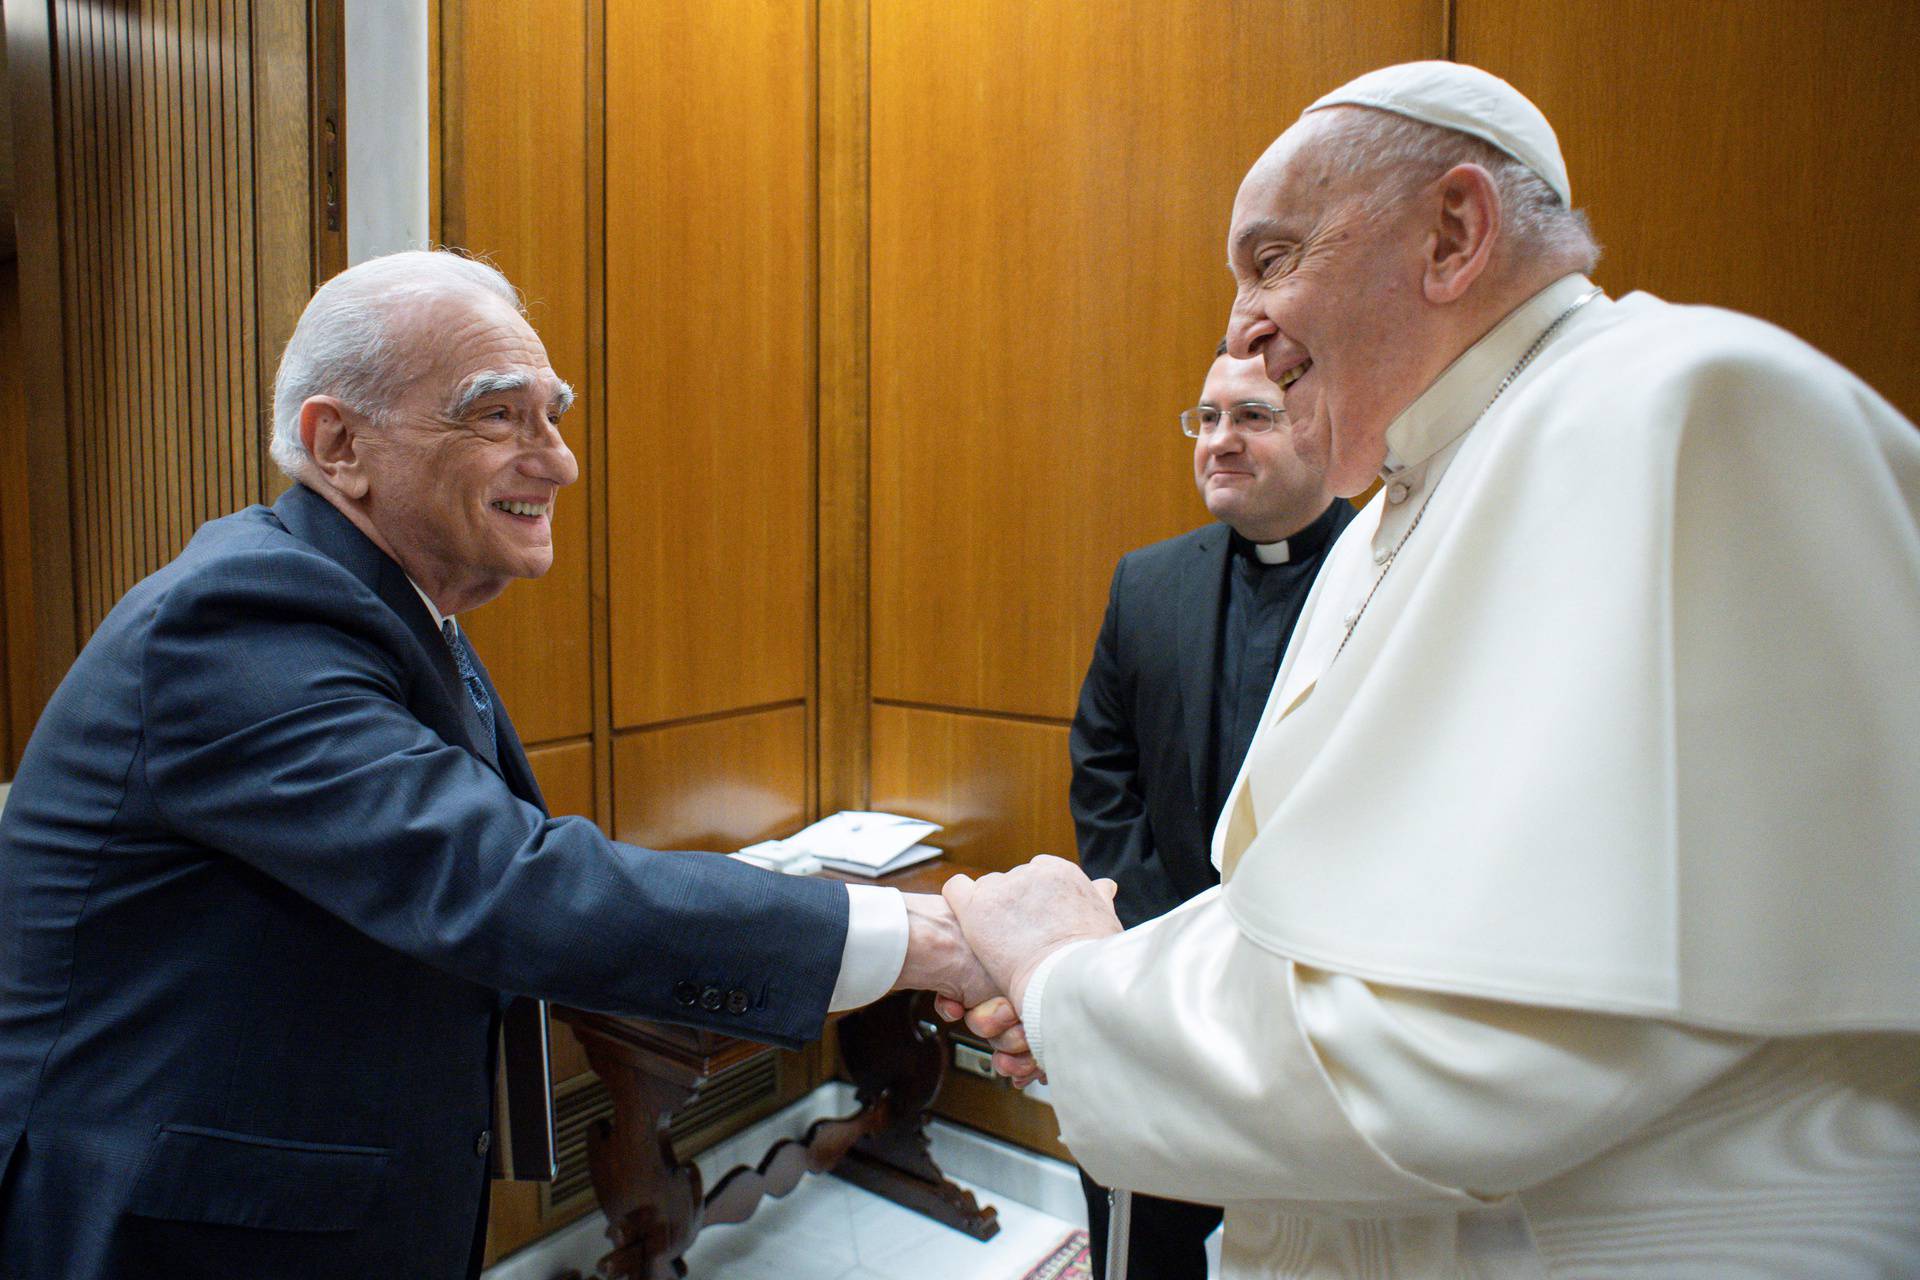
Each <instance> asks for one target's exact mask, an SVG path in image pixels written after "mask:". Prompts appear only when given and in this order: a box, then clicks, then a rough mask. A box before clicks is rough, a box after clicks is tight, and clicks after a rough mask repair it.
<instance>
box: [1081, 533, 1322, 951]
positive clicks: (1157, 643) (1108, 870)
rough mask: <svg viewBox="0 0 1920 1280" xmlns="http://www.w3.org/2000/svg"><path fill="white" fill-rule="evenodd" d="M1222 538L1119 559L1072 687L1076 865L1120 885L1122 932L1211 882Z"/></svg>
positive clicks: (1171, 544)
mask: <svg viewBox="0 0 1920 1280" xmlns="http://www.w3.org/2000/svg"><path fill="white" fill-rule="evenodd" d="M1341 514H1342V515H1345V516H1346V517H1347V518H1348V519H1350V518H1351V508H1349V509H1348V510H1347V511H1345V512H1342V513H1341ZM1344 524H1345V521H1344V520H1342V521H1340V525H1344ZM1337 527H1338V526H1336V531H1337ZM1231 536H1232V535H1231V531H1230V530H1229V529H1228V528H1227V526H1226V525H1224V524H1212V525H1207V526H1206V527H1204V528H1200V529H1195V530H1194V531H1193V532H1192V533H1187V534H1182V535H1181V536H1180V537H1177V538H1169V539H1168V540H1166V541H1165V542H1157V543H1154V544H1153V545H1152V546H1149V547H1142V548H1140V549H1139V550H1138V551H1132V552H1129V553H1128V554H1126V555H1125V556H1122V557H1121V559H1120V563H1119V564H1118V565H1117V566H1116V567H1115V568H1114V571H1113V585H1112V587H1111V588H1110V589H1109V591H1108V594H1107V613H1106V617H1105V619H1104V620H1103V621H1102V623H1101V626H1100V636H1099V639H1098V640H1097V641H1096V642H1095V644H1094V649H1093V660H1092V662H1091V663H1090V664H1089V665H1088V667H1087V676H1086V680H1085V681H1084V682H1083V683H1082V685H1081V687H1080V705H1079V709H1078V711H1077V712H1076V713H1075V715H1074V719H1073V730H1072V733H1071V734H1070V736H1069V750H1070V752H1071V754H1072V758H1073V782H1072V787H1071V790H1070V793H1069V802H1070V805H1071V808H1072V810H1073V821H1074V826H1075V829H1076V831H1077V834H1078V837H1079V842H1080V863H1081V865H1082V866H1083V867H1085V868H1086V871H1087V874H1088V875H1091V876H1111V877H1112V878H1113V879H1114V880H1116V881H1118V882H1119V885H1120V893H1119V896H1118V897H1117V898H1116V900H1115V902H1114V907H1115V910H1117V911H1118V912H1119V915H1120V920H1121V922H1122V923H1124V924H1125V925H1126V926H1127V927H1128V928H1132V927H1133V926H1134V925H1136V924H1139V923H1140V922H1142V921H1144V920H1151V919H1153V918H1154V917H1156V916H1160V915H1164V914H1166V913H1167V912H1168V911H1171V910H1172V909H1173V908H1174V907H1176V906H1179V905H1180V904H1181V903H1182V902H1185V901H1186V900H1187V899H1189V898H1191V897H1193V896H1194V895H1195V894H1198V893H1201V892H1203V891H1205V890H1206V889H1207V888H1209V887H1211V886H1212V885H1215V884H1218V883H1219V882H1220V876H1219V873H1218V872H1216V871H1215V870H1214V869H1213V861H1212V858H1211V848H1210V845H1211V841H1212V837H1213V826H1214V821H1215V819H1216V818H1217V817H1218V816H1219V815H1217V814H1216V813H1214V812H1212V800H1211V797H1210V795H1209V786H1210V780H1209V779H1208V778H1207V776H1206V774H1207V761H1208V751H1209V748H1210V746H1211V742H1210V738H1211V735H1212V733H1213V686H1214V681H1215V679H1216V677H1217V675H1218V672H1219V634H1220V620H1221V615H1222V604H1223V598H1222V597H1223V593H1224V592H1225V590H1226V580H1227V573H1226V566H1227V554H1228V551H1229V545H1230V539H1231ZM1310 586H1311V580H1310V579H1309V581H1308V583H1306V584H1303V586H1302V588H1301V591H1302V599H1304V593H1305V592H1306V590H1308V589H1310Z"/></svg>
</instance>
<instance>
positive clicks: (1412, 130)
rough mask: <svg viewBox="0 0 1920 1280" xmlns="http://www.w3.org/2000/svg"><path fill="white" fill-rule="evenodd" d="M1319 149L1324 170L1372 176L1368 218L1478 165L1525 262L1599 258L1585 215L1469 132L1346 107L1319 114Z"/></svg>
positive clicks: (1511, 247) (1511, 249)
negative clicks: (1465, 166) (1462, 169)
mask: <svg viewBox="0 0 1920 1280" xmlns="http://www.w3.org/2000/svg"><path fill="white" fill-rule="evenodd" d="M1321 114H1322V117H1323V120H1324V124H1323V125H1322V127H1321V130H1320V132H1319V134H1318V135H1317V138H1316V142H1317V144H1318V145H1319V146H1320V147H1322V148H1324V150H1323V152H1322V154H1323V155H1324V156H1325V157H1326V160H1327V164H1328V166H1329V169H1330V170H1331V171H1332V172H1334V173H1337V174H1342V175H1347V176H1362V175H1365V176H1372V177H1374V178H1376V181H1375V182H1374V183H1373V184H1372V190H1371V192H1370V193H1369V195H1368V196H1367V201H1366V202H1367V206H1368V210H1369V212H1370V213H1373V214H1380V213H1384V212H1385V211H1386V210H1387V209H1388V208H1391V207H1392V206H1393V205H1394V204H1396V203H1398V202H1399V201H1401V200H1403V199H1405V198H1406V197H1408V196H1410V195H1412V194H1413V193H1414V192H1415V191H1417V190H1419V189H1420V188H1421V187H1422V186H1424V185H1426V184H1427V183H1429V182H1432V181H1433V180H1434V179H1436V178H1438V177H1439V176H1440V175H1441V174H1443V173H1445V172H1446V171H1447V170H1449V169H1451V168H1453V167H1454V166H1455V165H1458V164H1477V165H1479V166H1480V167H1481V168H1482V169H1485V170H1486V171H1487V173H1488V175H1489V176H1490V177H1491V178H1492V179H1493V185H1494V189H1495V190H1496V191H1498V192H1499V194H1500V221H1501V235H1502V236H1503V237H1504V238H1505V239H1506V241H1507V252H1508V253H1509V254H1510V255H1512V256H1513V257H1514V258H1516V259H1517V260H1519V261H1522V262H1528V263H1534V262H1539V261H1541V260H1543V259H1544V260H1551V261H1554V262H1556V263H1559V264H1560V265H1561V267H1562V270H1563V271H1582V272H1587V271H1592V270H1593V268H1594V266H1595V265H1596V264H1597V263H1598V262H1599V261H1600V243H1599V241H1597V240H1595V239H1594V238H1593V230H1592V228H1591V227H1589V226H1588V225H1587V215H1586V214H1585V213H1584V212H1583V211H1581V210H1579V209H1570V208H1568V207H1567V204H1566V202H1565V201H1564V200H1562V199H1561V198H1560V194H1559V193H1558V192H1557V191H1555V190H1554V189H1553V188H1552V187H1550V186H1548V185H1547V183H1546V181H1545V180H1544V179H1543V178H1541V177H1540V175H1539V174H1537V173H1535V172H1534V171H1533V170H1532V169H1529V168H1528V167H1527V166H1526V165H1524V164H1522V163H1521V162H1520V161H1518V160H1516V159H1514V158H1513V157H1512V156H1510V155H1508V154H1507V153H1506V152H1504V151H1502V150H1500V149H1499V148H1498V147H1495V146H1493V145H1492V144H1491V143H1487V142H1483V141H1481V140H1480V139H1479V138H1476V137H1473V136H1472V135H1470V134H1465V133H1460V132H1458V131H1457V130H1453V129H1444V128H1441V127H1440V126H1439V125H1433V124H1428V123H1426V122H1425V121H1422V120H1413V119H1410V118H1408V117H1406V116H1402V115H1396V114H1394V113H1393V112H1391V111H1380V110H1377V109H1375V108H1372V107H1363V106H1345V107H1340V108H1337V109H1331V110H1327V111H1325V112H1324V113H1321Z"/></svg>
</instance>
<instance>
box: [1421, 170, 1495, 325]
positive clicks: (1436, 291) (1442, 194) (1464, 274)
mask: <svg viewBox="0 0 1920 1280" xmlns="http://www.w3.org/2000/svg"><path fill="white" fill-rule="evenodd" d="M1428 190H1429V191H1430V192H1431V193H1432V199H1433V204H1432V205H1431V206H1430V207H1431V208H1432V209H1433V211H1434V216H1435V222H1434V224H1433V228H1432V230H1431V231H1429V232H1428V235H1429V249H1428V256H1427V262H1426V275H1425V278H1424V279H1423V280H1422V281H1421V287H1422V289H1423V291H1424V292H1425V294H1426V297H1427V301H1429V302H1433V303H1448V302H1457V301H1458V300H1459V299H1460V298H1462V297H1464V296H1465V295H1466V292H1467V290H1468V289H1470V288H1472V287H1473V282H1474V281H1475V280H1477V279H1479V278H1480V273H1481V272H1483V271H1485V270H1486V269H1487V264H1488V262H1489V261H1491V259H1492V257H1493V244H1494V241H1495V240H1497V239H1498V238H1499V236H1500V192H1499V189H1498V188H1496V187H1495V186H1494V185H1493V175H1491V174H1489V173H1488V172H1487V171H1486V170H1485V169H1482V168H1481V167H1480V166H1479V165H1477V164H1457V165H1455V166H1454V167H1453V168H1451V169H1449V170H1447V172H1446V173H1444V174H1442V175H1441V177H1440V180H1439V182H1437V183H1436V184H1434V185H1433V186H1432V187H1430V188H1428Z"/></svg>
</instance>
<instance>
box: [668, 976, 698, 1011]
mask: <svg viewBox="0 0 1920 1280" xmlns="http://www.w3.org/2000/svg"><path fill="white" fill-rule="evenodd" d="M673 998H674V1001H675V1002H676V1003H678V1004H680V1005H681V1006H683V1007H684V1008H688V1009H691V1008H693V1006H694V1004H695V1003H696V1002H697V1001H698V1000H699V999H700V988H698V987H696V986H694V985H693V984H692V983H691V982H676V983H674V984H673Z"/></svg>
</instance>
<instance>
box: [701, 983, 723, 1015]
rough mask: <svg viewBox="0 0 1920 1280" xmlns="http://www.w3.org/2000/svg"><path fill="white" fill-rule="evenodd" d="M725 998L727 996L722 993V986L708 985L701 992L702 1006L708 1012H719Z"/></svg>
mask: <svg viewBox="0 0 1920 1280" xmlns="http://www.w3.org/2000/svg"><path fill="white" fill-rule="evenodd" d="M724 999H725V997H724V996H722V995H721V994H720V988H718V987H708V988H707V989H706V990H705V991H702V992H701V993H700V1007H701V1008H702V1009H705V1010H706V1011H707V1012H708V1013H718V1012H720V1004H721V1002H722V1001H723V1000H724Z"/></svg>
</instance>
